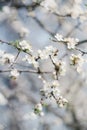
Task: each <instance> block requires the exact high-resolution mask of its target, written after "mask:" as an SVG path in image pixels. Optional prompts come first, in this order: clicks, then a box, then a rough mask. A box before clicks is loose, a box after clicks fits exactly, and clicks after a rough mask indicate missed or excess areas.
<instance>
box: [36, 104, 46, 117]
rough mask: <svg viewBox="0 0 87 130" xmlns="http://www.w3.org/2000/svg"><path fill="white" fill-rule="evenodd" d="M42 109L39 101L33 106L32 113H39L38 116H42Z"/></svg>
mask: <svg viewBox="0 0 87 130" xmlns="http://www.w3.org/2000/svg"><path fill="white" fill-rule="evenodd" d="M42 109H43V107H42V104H41V103H38V104H37V105H36V106H35V108H34V113H35V114H39V115H40V116H43V115H44V114H43V112H42Z"/></svg>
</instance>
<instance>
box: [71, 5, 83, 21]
mask: <svg viewBox="0 0 87 130" xmlns="http://www.w3.org/2000/svg"><path fill="white" fill-rule="evenodd" d="M82 13H83V10H82V8H81V6H80V5H79V4H78V3H77V4H75V5H74V6H73V8H72V10H71V16H72V18H74V19H76V18H78V17H79V16H80V14H82Z"/></svg>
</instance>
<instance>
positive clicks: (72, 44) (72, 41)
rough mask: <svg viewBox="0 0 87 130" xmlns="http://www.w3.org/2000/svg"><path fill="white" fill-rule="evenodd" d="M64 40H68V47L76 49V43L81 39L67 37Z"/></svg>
mask: <svg viewBox="0 0 87 130" xmlns="http://www.w3.org/2000/svg"><path fill="white" fill-rule="evenodd" d="M64 40H65V41H66V42H67V48H68V49H75V45H77V44H78V42H79V40H78V39H75V38H65V39H64Z"/></svg>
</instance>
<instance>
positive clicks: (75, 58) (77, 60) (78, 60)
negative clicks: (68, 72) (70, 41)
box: [70, 54, 85, 73]
mask: <svg viewBox="0 0 87 130" xmlns="http://www.w3.org/2000/svg"><path fill="white" fill-rule="evenodd" d="M70 60H71V64H72V65H74V66H75V67H76V70H77V72H79V73H80V72H81V70H82V65H83V63H84V61H85V60H84V59H83V58H82V56H81V55H80V54H79V55H75V54H72V55H71V57H70Z"/></svg>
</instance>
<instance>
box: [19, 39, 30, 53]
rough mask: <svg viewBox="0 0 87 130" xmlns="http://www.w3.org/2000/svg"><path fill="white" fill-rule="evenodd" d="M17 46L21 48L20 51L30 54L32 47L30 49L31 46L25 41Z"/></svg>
mask: <svg viewBox="0 0 87 130" xmlns="http://www.w3.org/2000/svg"><path fill="white" fill-rule="evenodd" d="M19 46H20V48H21V49H22V50H29V51H30V52H32V47H31V45H30V44H29V43H28V42H27V41H25V40H23V41H20V42H19Z"/></svg>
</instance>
